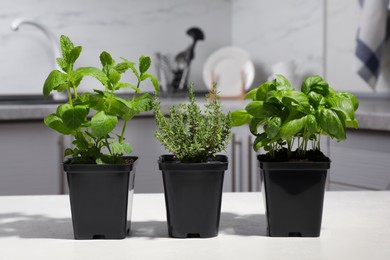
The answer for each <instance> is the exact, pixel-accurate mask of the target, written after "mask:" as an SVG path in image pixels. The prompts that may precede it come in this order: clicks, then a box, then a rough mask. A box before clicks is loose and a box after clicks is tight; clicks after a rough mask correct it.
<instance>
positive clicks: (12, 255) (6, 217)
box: [0, 191, 390, 260]
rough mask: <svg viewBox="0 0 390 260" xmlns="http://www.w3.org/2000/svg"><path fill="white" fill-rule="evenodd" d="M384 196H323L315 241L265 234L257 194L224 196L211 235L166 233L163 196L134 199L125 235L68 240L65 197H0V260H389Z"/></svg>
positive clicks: (388, 209)
mask: <svg viewBox="0 0 390 260" xmlns="http://www.w3.org/2000/svg"><path fill="white" fill-rule="evenodd" d="M389 205H390V191H364V192H363V191H349V192H326V193H325V201H324V213H323V221H322V230H321V236H320V237H319V238H296V237H291V238H273V237H268V236H266V220H265V216H264V212H265V210H264V205H263V201H262V194H261V193H224V194H223V198H222V213H221V221H220V232H219V236H218V237H215V238H209V239H173V238H168V236H167V226H166V216H165V202H164V196H163V194H135V195H134V204H133V215H132V225H131V228H132V229H131V235H130V236H129V237H127V238H126V239H123V240H74V239H73V231H72V224H71V216H70V206H69V197H68V196H67V195H50V196H3V197H1V196H0V259H1V260H3V259H4V260H13V259H40V260H46V259H48V260H49V259H50V260H52V259H56V260H59V259H66V260H69V259H80V260H81V259H83V260H84V259H112V260H115V259H137V260H138V259H162V260H163V259H189V260H191V259H224V260H226V259H235V260H236V259H240V260H243V259H267V260H272V259H299V260H305V259H310V260H313V259H322V260H326V259H331V260H334V259H354V260H363V259H364V260H367V259H371V260H382V259H383V260H388V259H390V246H389V245H390V221H389V219H390V206H389Z"/></svg>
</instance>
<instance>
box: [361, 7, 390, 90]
mask: <svg viewBox="0 0 390 260" xmlns="http://www.w3.org/2000/svg"><path fill="white" fill-rule="evenodd" d="M359 2H360V6H361V7H362V18H361V24H360V28H359V29H358V35H357V45H356V53H355V54H356V56H357V57H358V60H359V61H360V62H359V68H358V74H359V75H360V76H361V77H362V78H363V79H364V81H366V82H367V83H368V85H369V86H370V87H371V88H372V89H374V90H375V86H376V82H377V80H378V76H379V72H380V67H381V59H382V57H383V55H384V45H385V42H386V38H387V37H386V34H387V31H388V29H389V28H387V26H388V24H389V23H388V21H389V8H390V0H359Z"/></svg>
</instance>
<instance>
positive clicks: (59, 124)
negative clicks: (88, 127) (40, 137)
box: [44, 114, 72, 135]
mask: <svg viewBox="0 0 390 260" xmlns="http://www.w3.org/2000/svg"><path fill="white" fill-rule="evenodd" d="M44 123H45V125H47V126H48V127H50V128H51V129H53V130H55V131H57V132H59V133H60V134H64V135H69V134H71V133H72V130H71V129H69V128H67V127H66V126H65V125H64V123H63V121H62V119H61V118H60V117H59V116H58V115H56V114H50V115H48V116H46V117H45V119H44Z"/></svg>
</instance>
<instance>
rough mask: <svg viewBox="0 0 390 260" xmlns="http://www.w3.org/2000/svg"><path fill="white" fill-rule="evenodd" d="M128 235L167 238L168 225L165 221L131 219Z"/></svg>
mask: <svg viewBox="0 0 390 260" xmlns="http://www.w3.org/2000/svg"><path fill="white" fill-rule="evenodd" d="M130 237H147V238H150V239H153V238H167V237H169V236H168V226H167V222H166V221H157V220H151V221H132V222H131V227H130Z"/></svg>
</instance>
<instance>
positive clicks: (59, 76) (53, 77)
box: [43, 70, 67, 96]
mask: <svg viewBox="0 0 390 260" xmlns="http://www.w3.org/2000/svg"><path fill="white" fill-rule="evenodd" d="M66 80H67V75H66V74H64V73H62V72H60V71H58V70H53V71H52V72H50V74H49V76H47V78H46V80H45V83H44V84H43V95H44V96H48V95H50V93H51V92H52V91H53V90H54V89H56V88H58V87H59V85H62V84H65V83H66Z"/></svg>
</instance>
